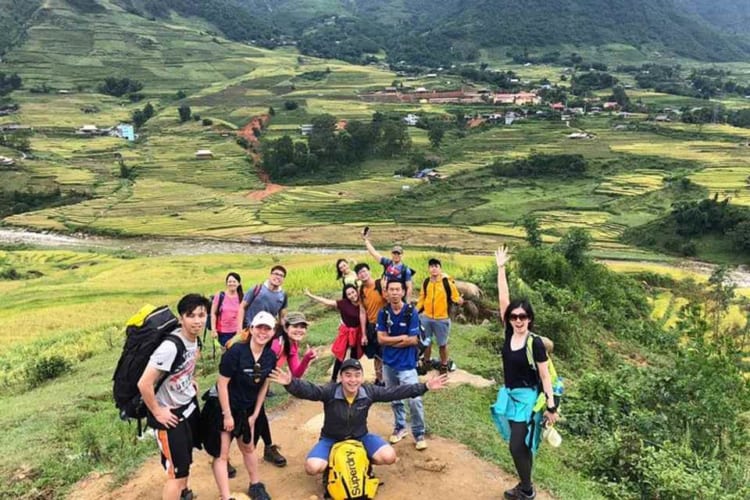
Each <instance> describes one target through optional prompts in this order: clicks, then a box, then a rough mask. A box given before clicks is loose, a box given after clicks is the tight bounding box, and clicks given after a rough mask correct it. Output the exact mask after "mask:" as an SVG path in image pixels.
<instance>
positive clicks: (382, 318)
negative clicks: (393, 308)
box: [377, 309, 388, 332]
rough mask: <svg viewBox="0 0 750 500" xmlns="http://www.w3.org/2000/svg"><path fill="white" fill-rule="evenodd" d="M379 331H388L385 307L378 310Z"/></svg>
mask: <svg viewBox="0 0 750 500" xmlns="http://www.w3.org/2000/svg"><path fill="white" fill-rule="evenodd" d="M377 329H378V330H377V331H379V332H387V331H388V325H386V324H385V309H381V310H380V311H379V312H378V325H377Z"/></svg>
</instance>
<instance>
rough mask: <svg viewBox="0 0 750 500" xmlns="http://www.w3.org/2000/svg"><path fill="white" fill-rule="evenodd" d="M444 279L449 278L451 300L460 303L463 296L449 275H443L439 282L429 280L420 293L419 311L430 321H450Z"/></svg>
mask: <svg viewBox="0 0 750 500" xmlns="http://www.w3.org/2000/svg"><path fill="white" fill-rule="evenodd" d="M443 278H448V285H449V288H450V291H451V300H452V301H453V302H458V301H459V299H460V298H461V295H460V294H459V293H458V289H457V288H456V282H455V281H453V278H451V277H450V276H448V275H447V274H443V275H441V276H440V277H439V278H438V280H437V281H432V279H430V280H428V282H427V286H426V287H425V286H423V287H422V290H420V291H419V300H418V301H417V311H423V312H424V314H425V316H427V317H428V318H430V319H448V318H449V317H450V315H449V311H448V299H447V297H446V296H445V285H443Z"/></svg>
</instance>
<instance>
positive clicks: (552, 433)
mask: <svg viewBox="0 0 750 500" xmlns="http://www.w3.org/2000/svg"><path fill="white" fill-rule="evenodd" d="M542 439H544V440H545V441H547V443H548V444H549V445H550V446H551V447H553V448H559V447H560V445H561V444H562V436H560V433H559V432H557V429H555V428H554V426H552V424H550V423H549V422H546V423H545V426H544V431H542Z"/></svg>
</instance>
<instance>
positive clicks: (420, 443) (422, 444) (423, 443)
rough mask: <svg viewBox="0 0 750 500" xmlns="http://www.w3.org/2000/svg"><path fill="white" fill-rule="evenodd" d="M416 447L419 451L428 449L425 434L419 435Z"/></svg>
mask: <svg viewBox="0 0 750 500" xmlns="http://www.w3.org/2000/svg"><path fill="white" fill-rule="evenodd" d="M414 447H415V448H416V449H417V451H423V450H426V449H427V441H425V438H424V436H419V437H418V438H417V443H416V444H415V445H414Z"/></svg>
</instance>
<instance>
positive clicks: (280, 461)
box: [263, 444, 286, 467]
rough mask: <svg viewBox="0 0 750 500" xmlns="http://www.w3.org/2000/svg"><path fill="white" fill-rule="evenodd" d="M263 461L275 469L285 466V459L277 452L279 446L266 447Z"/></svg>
mask: <svg viewBox="0 0 750 500" xmlns="http://www.w3.org/2000/svg"><path fill="white" fill-rule="evenodd" d="M263 460H265V461H266V462H271V463H272V464H274V465H275V466H276V467H284V466H285V465H286V458H284V455H282V454H281V452H279V446H278V445H275V444H272V445H271V446H266V449H265V450H263Z"/></svg>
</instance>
